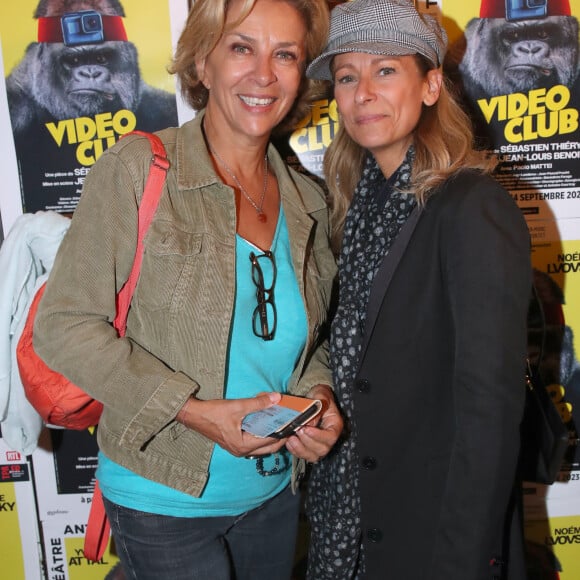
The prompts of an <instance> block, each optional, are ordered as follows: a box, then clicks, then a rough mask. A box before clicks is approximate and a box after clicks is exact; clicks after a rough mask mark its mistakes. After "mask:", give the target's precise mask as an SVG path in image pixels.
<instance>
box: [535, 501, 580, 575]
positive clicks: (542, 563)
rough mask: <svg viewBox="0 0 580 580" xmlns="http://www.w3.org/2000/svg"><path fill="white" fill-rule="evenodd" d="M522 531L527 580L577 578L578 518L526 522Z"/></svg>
mask: <svg viewBox="0 0 580 580" xmlns="http://www.w3.org/2000/svg"><path fill="white" fill-rule="evenodd" d="M576 513H578V512H576ZM525 531H526V551H527V554H528V558H529V562H528V580H555V579H559V580H577V579H578V578H580V558H578V545H579V544H580V516H562V517H554V518H552V519H550V520H549V521H547V520H542V519H535V520H533V521H528V522H526V525H525Z"/></svg>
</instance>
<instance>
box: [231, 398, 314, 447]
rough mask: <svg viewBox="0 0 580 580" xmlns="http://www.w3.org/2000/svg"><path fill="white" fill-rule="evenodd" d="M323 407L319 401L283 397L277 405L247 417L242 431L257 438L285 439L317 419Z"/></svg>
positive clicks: (243, 422)
mask: <svg viewBox="0 0 580 580" xmlns="http://www.w3.org/2000/svg"><path fill="white" fill-rule="evenodd" d="M322 406H323V405H322V401H320V400H319V399H308V398H306V397H297V396H295V395H282V399H281V400H280V402H278V403H277V404H276V405H273V406H272V407H268V408H267V409H261V410H260V411H256V412H254V413H250V414H249V415H246V417H244V420H243V421H242V429H243V430H244V431H246V432H247V433H251V434H252V435H255V436H256V437H274V438H275V439H284V438H285V437H289V436H290V435H293V434H294V433H295V432H296V429H298V428H299V427H301V426H302V425H304V424H306V423H308V421H310V420H311V419H313V418H314V417H316V416H317V415H318V414H319V413H320V412H321V411H322Z"/></svg>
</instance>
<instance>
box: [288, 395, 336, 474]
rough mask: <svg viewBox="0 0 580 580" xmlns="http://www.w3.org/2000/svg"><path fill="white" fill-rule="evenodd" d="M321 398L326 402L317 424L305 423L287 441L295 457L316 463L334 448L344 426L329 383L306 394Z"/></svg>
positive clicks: (312, 397)
mask: <svg viewBox="0 0 580 580" xmlns="http://www.w3.org/2000/svg"><path fill="white" fill-rule="evenodd" d="M306 396H307V397H308V398H310V399H320V400H321V401H322V402H323V404H324V411H323V413H322V417H321V418H320V421H319V422H318V424H317V425H304V426H303V427H300V429H298V430H297V431H296V434H295V435H292V436H291V437H289V438H288V441H286V448H287V449H288V451H290V453H292V455H294V456H295V457H298V458H301V459H305V460H306V461H309V462H310V463H316V462H317V461H318V460H319V459H322V458H323V457H324V456H325V455H327V454H328V452H329V451H330V450H331V449H332V447H333V445H334V444H335V443H336V441H337V439H338V438H339V436H340V434H341V433H342V428H343V426H344V423H343V420H342V416H341V414H340V411H339V410H338V407H337V406H336V403H335V401H334V394H333V392H332V389H331V388H330V387H329V386H327V385H316V386H315V387H312V389H310V391H309V392H308V394H307V395H306Z"/></svg>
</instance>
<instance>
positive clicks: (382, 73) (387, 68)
mask: <svg viewBox="0 0 580 580" xmlns="http://www.w3.org/2000/svg"><path fill="white" fill-rule="evenodd" d="M394 72H395V69H394V68H392V67H390V66H385V67H383V68H381V69H380V70H379V76H383V77H384V76H388V75H390V74H392V73H394Z"/></svg>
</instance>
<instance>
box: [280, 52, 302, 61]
mask: <svg viewBox="0 0 580 580" xmlns="http://www.w3.org/2000/svg"><path fill="white" fill-rule="evenodd" d="M277 56H278V58H279V59H281V60H288V61H295V60H297V59H298V56H297V55H296V54H295V53H293V52H290V51H282V52H279V53H278V55H277Z"/></svg>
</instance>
